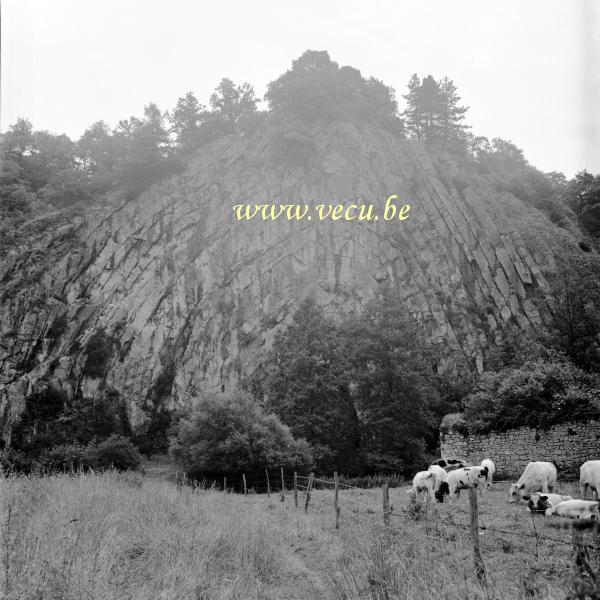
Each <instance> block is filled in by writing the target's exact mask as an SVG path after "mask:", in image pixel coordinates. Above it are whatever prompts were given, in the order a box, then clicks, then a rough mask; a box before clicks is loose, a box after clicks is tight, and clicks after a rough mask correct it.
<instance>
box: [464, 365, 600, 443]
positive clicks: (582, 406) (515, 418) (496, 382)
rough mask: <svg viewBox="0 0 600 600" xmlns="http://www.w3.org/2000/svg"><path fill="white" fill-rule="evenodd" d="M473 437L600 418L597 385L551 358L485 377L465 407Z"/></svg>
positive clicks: (599, 388) (599, 394) (571, 366)
mask: <svg viewBox="0 0 600 600" xmlns="http://www.w3.org/2000/svg"><path fill="white" fill-rule="evenodd" d="M464 412H465V420H466V421H467V423H468V424H469V428H470V430H471V431H473V432H481V433H483V432H488V431H504V430H506V429H511V428H514V427H522V426H528V427H540V428H545V427H550V426H552V425H554V424H557V423H564V422H566V421H578V420H585V419H590V418H594V417H598V416H600V381H599V380H598V377H597V376H593V375H589V374H587V373H585V372H584V371H582V370H581V369H579V368H577V367H576V366H574V365H573V364H572V363H570V362H568V361H567V360H566V359H561V358H560V357H555V358H554V360H551V359H535V360H530V361H527V362H525V363H524V364H522V365H521V366H518V367H512V368H506V369H503V370H500V371H498V372H489V373H485V374H484V375H483V376H482V377H481V379H480V380H479V382H478V385H477V386H476V389H475V391H473V392H472V393H471V394H469V395H468V396H467V398H466V400H465V403H464Z"/></svg>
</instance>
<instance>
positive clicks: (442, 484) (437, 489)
mask: <svg viewBox="0 0 600 600" xmlns="http://www.w3.org/2000/svg"><path fill="white" fill-rule="evenodd" d="M427 470H428V471H431V472H432V473H433V474H434V483H433V494H434V496H435V499H436V500H437V501H438V502H443V501H444V496H445V495H446V494H448V492H449V490H448V473H446V471H445V469H442V467H440V466H439V465H431V466H430V467H429V469H427Z"/></svg>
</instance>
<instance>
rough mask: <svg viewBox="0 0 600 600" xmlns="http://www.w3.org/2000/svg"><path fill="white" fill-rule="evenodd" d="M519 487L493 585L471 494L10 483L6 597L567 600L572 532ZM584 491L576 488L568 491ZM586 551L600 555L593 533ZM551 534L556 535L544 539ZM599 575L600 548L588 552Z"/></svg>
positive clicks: (485, 521)
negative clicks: (438, 501) (476, 566)
mask: <svg viewBox="0 0 600 600" xmlns="http://www.w3.org/2000/svg"><path fill="white" fill-rule="evenodd" d="M508 485H509V483H508V482H502V483H495V484H494V488H493V490H492V491H491V492H490V493H489V494H488V496H487V497H486V498H485V499H484V500H482V501H481V503H480V505H479V513H480V519H479V523H480V525H481V526H482V530H481V531H480V535H479V537H480V544H481V551H482V554H483V558H484V562H485V567H486V574H487V583H486V585H482V584H481V583H480V582H478V581H477V579H476V578H475V576H474V574H473V557H472V544H471V538H470V534H469V530H468V527H467V524H468V523H469V506H468V498H467V495H466V494H463V497H462V498H461V500H460V502H459V503H458V504H455V505H449V504H444V505H428V506H426V505H424V504H419V503H417V504H415V503H411V502H410V500H409V496H408V495H407V494H406V489H407V487H399V488H396V489H392V490H390V500H391V505H392V515H391V519H390V526H389V527H386V526H385V525H384V524H383V519H382V492H381V490H380V489H370V490H356V489H350V490H344V491H340V497H339V504H340V507H341V513H340V528H339V529H338V530H336V529H335V513H334V508H333V492H332V491H331V490H325V489H318V490H314V491H313V494H312V499H311V504H310V507H309V510H308V514H305V512H304V509H303V500H304V495H303V494H301V495H300V501H301V502H300V507H299V508H298V509H296V508H295V506H294V500H293V496H292V494H291V493H290V492H288V493H287V495H286V497H285V501H284V502H281V501H280V499H279V496H278V495H277V494H272V495H271V497H270V498H267V496H266V495H265V494H248V495H247V496H244V495H241V494H231V493H224V492H219V491H215V490H207V489H201V488H192V487H188V486H179V487H178V486H176V485H174V484H173V483H169V482H166V481H160V480H151V479H145V478H143V477H142V476H141V475H139V474H137V473H122V474H119V473H116V472H106V473H100V474H78V475H74V476H69V475H56V476H51V477H23V476H21V477H4V478H2V477H0V502H1V517H2V521H1V538H0V591H1V592H2V593H1V595H0V597H2V598H5V599H7V600H8V599H10V600H13V599H14V600H17V599H18V600H26V599H27V600H29V599H32V600H33V599H36V600H46V599H48V600H50V599H52V600H58V599H61V600H71V599H73V600H75V599H77V600H80V599H94V600H96V599H107V600H108V599H119V600H121V599H132V600H133V599H136V600H137V599H148V600H150V599H152V600H156V599H165V600H166V599H168V600H174V599H182V600H183V599H194V600H233V599H239V600H275V599H286V600H287V599H292V600H311V599H313V598H314V599H332V600H359V599H370V600H395V599H419V600H420V599H423V600H427V599H432V600H433V599H435V600H439V599H446V600H453V599H461V600H464V599H466V598H472V599H479V598H502V599H504V598H506V599H515V598H544V599H559V598H560V599H564V598H565V597H567V594H568V592H569V590H570V589H571V577H572V564H573V560H572V548H571V542H570V540H571V533H570V531H568V530H566V529H563V528H555V527H551V526H550V525H549V523H550V522H552V519H550V520H548V519H545V518H544V517H535V519H534V518H533V517H532V516H531V515H530V514H529V513H528V512H527V510H526V509H525V507H524V506H522V505H521V506H516V505H510V504H509V503H508ZM561 492H563V493H569V492H570V493H574V492H575V486H574V485H563V486H562V488H561ZM585 535H586V543H588V544H590V545H593V544H595V545H596V546H597V545H598V544H597V542H598V538H597V537H594V536H596V535H597V534H595V533H591V532H589V533H586V534H585ZM547 538H551V539H547ZM590 564H594V565H595V566H596V568H597V567H598V551H597V550H595V551H594V550H591V551H590Z"/></svg>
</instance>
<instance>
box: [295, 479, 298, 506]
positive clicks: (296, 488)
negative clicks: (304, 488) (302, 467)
mask: <svg viewBox="0 0 600 600" xmlns="http://www.w3.org/2000/svg"><path fill="white" fill-rule="evenodd" d="M294 505H295V506H296V508H298V473H296V471H294Z"/></svg>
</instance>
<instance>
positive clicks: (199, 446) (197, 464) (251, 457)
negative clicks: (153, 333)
mask: <svg viewBox="0 0 600 600" xmlns="http://www.w3.org/2000/svg"><path fill="white" fill-rule="evenodd" d="M171 454H172V456H173V457H174V458H175V459H176V460H177V461H178V462H179V463H180V464H181V465H182V466H183V468H184V469H185V471H186V473H187V474H188V476H189V477H192V478H194V479H203V478H204V479H211V478H217V477H218V478H220V477H221V476H222V475H223V474H232V475H233V474H239V475H241V474H242V473H245V474H247V475H252V474H259V473H260V474H262V473H263V472H264V469H265V468H267V469H270V468H277V467H280V466H283V467H285V468H286V469H290V470H297V471H302V470H303V471H306V470H308V469H310V468H311V467H312V455H311V451H310V447H309V445H308V443H307V442H306V441H305V440H295V439H294V438H293V436H292V434H291V433H290V430H289V429H288V428H287V427H286V426H285V425H283V424H282V423H281V422H280V421H279V419H278V418H277V417H276V416H275V415H273V414H265V413H264V412H263V410H262V409H261V408H260V407H259V406H258V405H256V403H254V401H253V400H252V399H250V398H248V397H246V396H243V395H236V396H220V397H219V396H211V397H205V398H203V399H202V400H200V401H199V403H198V404H197V405H196V406H195V407H194V409H193V410H192V411H191V412H190V414H189V415H188V416H187V417H183V418H182V419H181V421H180V422H179V425H178V427H177V435H176V437H175V438H174V439H173V441H172V443H171Z"/></svg>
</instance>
